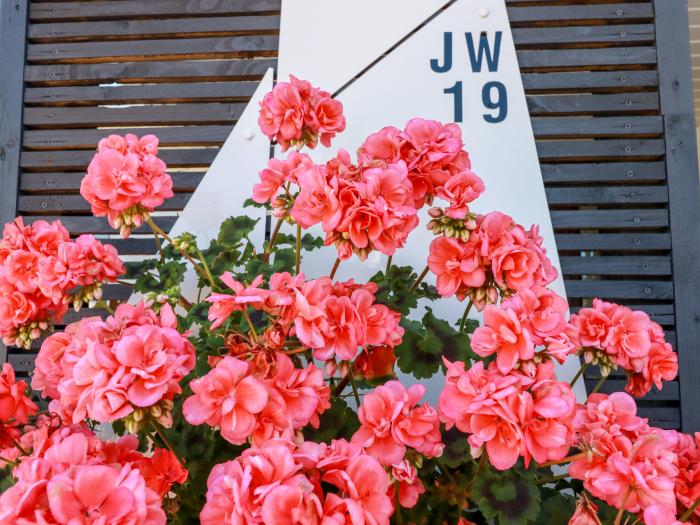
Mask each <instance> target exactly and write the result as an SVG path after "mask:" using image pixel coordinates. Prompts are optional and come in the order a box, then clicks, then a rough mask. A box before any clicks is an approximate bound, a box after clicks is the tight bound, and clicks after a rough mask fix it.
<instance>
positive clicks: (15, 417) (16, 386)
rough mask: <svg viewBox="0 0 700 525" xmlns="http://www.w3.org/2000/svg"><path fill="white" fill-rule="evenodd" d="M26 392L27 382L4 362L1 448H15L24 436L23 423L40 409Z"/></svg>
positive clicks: (0, 398) (0, 393)
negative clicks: (19, 377)
mask: <svg viewBox="0 0 700 525" xmlns="http://www.w3.org/2000/svg"><path fill="white" fill-rule="evenodd" d="M26 392H27V383H25V382H24V381H21V380H20V381H17V380H16V379H15V370H14V369H13V368H12V365H10V364H9V363H5V364H3V365H2V372H0V449H6V448H11V449H14V447H15V443H16V442H18V441H19V440H20V439H21V437H22V430H21V425H25V424H26V423H27V422H28V421H29V418H30V417H31V416H33V415H35V414H36V413H37V411H38V410H39V407H37V406H36V404H35V403H34V402H33V401H32V400H31V399H29V398H28V397H27V395H26ZM3 457H6V456H3ZM6 459H13V457H10V458H6Z"/></svg>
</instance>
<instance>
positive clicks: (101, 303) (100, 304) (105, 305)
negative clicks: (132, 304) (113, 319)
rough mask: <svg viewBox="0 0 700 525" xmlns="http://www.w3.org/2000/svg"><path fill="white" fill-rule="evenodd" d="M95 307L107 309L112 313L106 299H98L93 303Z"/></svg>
mask: <svg viewBox="0 0 700 525" xmlns="http://www.w3.org/2000/svg"><path fill="white" fill-rule="evenodd" d="M129 286H133V285H132V284H131V283H129ZM95 308H102V309H103V310H107V311H108V312H109V313H110V314H112V315H114V310H113V309H112V308H110V306H109V304H108V303H107V301H104V300H99V301H97V303H96V304H95Z"/></svg>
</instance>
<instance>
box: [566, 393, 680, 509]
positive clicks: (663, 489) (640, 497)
mask: <svg viewBox="0 0 700 525" xmlns="http://www.w3.org/2000/svg"><path fill="white" fill-rule="evenodd" d="M636 413H637V406H636V404H635V402H634V400H633V399H632V398H631V397H630V396H629V395H627V394H625V393H622V392H618V393H614V394H611V395H610V396H607V395H604V394H593V395H591V396H590V397H589V398H588V402H587V403H586V404H585V405H583V406H581V407H579V409H578V411H577V413H576V417H575V419H574V429H575V431H576V436H577V439H578V441H579V445H578V446H579V448H581V449H582V450H583V451H584V452H583V453H582V454H581V456H580V459H577V460H576V461H574V462H573V463H572V464H571V465H570V467H569V474H570V475H571V476H572V477H573V478H575V479H580V480H582V481H583V482H584V487H585V488H586V489H587V490H588V491H589V492H590V493H591V494H593V496H595V497H597V498H600V499H602V500H604V501H605V502H607V503H608V504H610V505H612V506H613V507H615V508H618V509H619V508H625V509H626V510H628V511H629V512H633V513H637V512H641V511H644V510H645V509H647V508H649V507H652V506H654V505H661V506H663V507H665V508H667V509H669V510H670V511H671V512H672V515H673V516H675V514H676V496H675V491H674V489H675V480H676V477H677V476H678V474H679V470H678V455H677V452H676V450H677V448H678V440H679V434H678V433H676V432H674V431H664V430H661V429H657V428H653V427H649V425H648V423H647V420H646V419H644V418H641V417H639V416H637V415H636Z"/></svg>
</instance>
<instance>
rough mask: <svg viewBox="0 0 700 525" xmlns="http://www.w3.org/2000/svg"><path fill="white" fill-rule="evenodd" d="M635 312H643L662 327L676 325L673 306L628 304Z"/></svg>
mask: <svg viewBox="0 0 700 525" xmlns="http://www.w3.org/2000/svg"><path fill="white" fill-rule="evenodd" d="M627 306H629V307H630V308H632V309H633V310H641V311H642V312H646V313H648V314H649V317H651V318H652V319H653V320H654V321H656V322H657V323H659V324H662V325H673V323H675V315H674V306H673V304H627Z"/></svg>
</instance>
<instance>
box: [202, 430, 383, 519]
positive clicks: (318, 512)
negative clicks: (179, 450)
mask: <svg viewBox="0 0 700 525" xmlns="http://www.w3.org/2000/svg"><path fill="white" fill-rule="evenodd" d="M390 482H391V480H390V478H389V475H388V474H387V472H386V471H385V470H384V468H382V466H381V465H380V464H379V462H378V461H377V460H376V459H374V458H373V457H372V456H370V455H368V454H366V453H365V452H364V450H363V449H362V447H359V446H357V445H353V444H352V443H348V442H346V441H343V440H337V441H333V442H332V443H331V444H330V445H326V444H323V443H321V444H318V443H312V442H308V441H306V442H302V443H301V444H300V445H299V446H297V447H295V446H294V445H293V444H292V443H290V442H288V441H283V440H271V441H268V442H266V443H265V444H264V445H263V446H261V447H257V448H256V447H253V448H249V449H247V450H246V451H244V452H243V453H242V454H241V455H240V456H239V457H238V458H236V459H235V460H233V461H229V462H227V463H222V464H220V465H217V466H215V467H214V469H213V470H212V471H211V474H210V475H209V479H208V481H207V486H208V490H207V502H206V504H205V505H204V508H203V509H202V512H201V514H200V521H201V523H202V525H238V524H243V523H246V524H248V525H261V524H263V523H264V524H266V525H293V524H300V525H368V524H372V525H389V518H390V517H391V515H392V513H393V511H394V507H393V503H392V500H391V499H390V496H389V494H390V491H391V490H392V489H391V486H390Z"/></svg>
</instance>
